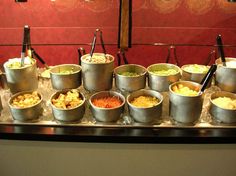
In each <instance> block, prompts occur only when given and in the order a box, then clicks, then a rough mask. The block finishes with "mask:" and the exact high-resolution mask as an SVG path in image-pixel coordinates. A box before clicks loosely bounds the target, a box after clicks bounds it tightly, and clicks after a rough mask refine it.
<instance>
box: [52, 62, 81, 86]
mask: <svg viewBox="0 0 236 176" xmlns="http://www.w3.org/2000/svg"><path fill="white" fill-rule="evenodd" d="M63 72H69V73H68V74H64V73H63ZM70 72H71V73H70ZM50 77H51V83H52V87H53V88H54V89H56V90H63V89H75V88H78V87H79V86H80V85H81V67H80V66H79V65H76V64H62V65H57V66H54V67H53V68H51V69H50Z"/></svg>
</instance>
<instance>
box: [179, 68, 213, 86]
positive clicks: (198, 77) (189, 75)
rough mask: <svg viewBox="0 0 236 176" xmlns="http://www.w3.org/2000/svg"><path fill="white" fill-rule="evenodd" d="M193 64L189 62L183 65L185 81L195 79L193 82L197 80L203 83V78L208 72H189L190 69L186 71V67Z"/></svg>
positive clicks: (183, 78)
mask: <svg viewBox="0 0 236 176" xmlns="http://www.w3.org/2000/svg"><path fill="white" fill-rule="evenodd" d="M191 65H193V64H187V65H183V66H182V67H181V70H182V78H181V79H182V80H184V81H193V82H197V83H201V81H202V79H203V78H204V77H205V75H206V74H207V72H206V73H193V72H189V71H186V70H185V68H186V67H189V66H191ZM199 66H203V67H204V66H205V65H199ZM210 83H211V81H210V82H209V85H210Z"/></svg>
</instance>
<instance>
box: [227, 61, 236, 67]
mask: <svg viewBox="0 0 236 176" xmlns="http://www.w3.org/2000/svg"><path fill="white" fill-rule="evenodd" d="M226 66H227V67H229V68H236V61H228V62H226Z"/></svg>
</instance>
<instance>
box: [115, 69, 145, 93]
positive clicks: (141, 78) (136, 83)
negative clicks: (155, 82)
mask: <svg viewBox="0 0 236 176" xmlns="http://www.w3.org/2000/svg"><path fill="white" fill-rule="evenodd" d="M123 72H134V73H137V74H138V75H137V76H124V75H121V73H123ZM146 73H147V70H146V68H145V67H143V66H141V65H136V64H128V65H121V66H119V67H116V68H115V69H114V74H115V85H116V87H117V88H118V89H119V90H120V91H122V92H133V91H136V90H139V89H144V88H145V87H146Z"/></svg>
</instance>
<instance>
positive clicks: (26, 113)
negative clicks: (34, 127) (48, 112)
mask: <svg viewBox="0 0 236 176" xmlns="http://www.w3.org/2000/svg"><path fill="white" fill-rule="evenodd" d="M26 93H32V91H24V92H19V93H16V94H14V95H13V96H12V97H11V98H10V99H9V101H8V105H9V107H10V111H11V114H12V116H13V119H15V120H19V121H24V122H27V121H37V120H38V119H39V117H40V116H41V115H42V112H43V108H42V100H43V98H42V95H41V94H40V93H38V95H39V97H40V101H39V102H38V103H37V104H35V105H33V106H30V107H25V108H21V107H15V106H12V102H13V99H15V98H16V97H17V96H19V95H23V94H26Z"/></svg>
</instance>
